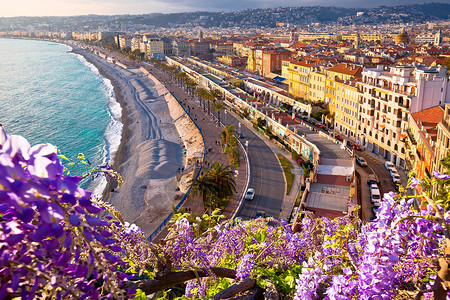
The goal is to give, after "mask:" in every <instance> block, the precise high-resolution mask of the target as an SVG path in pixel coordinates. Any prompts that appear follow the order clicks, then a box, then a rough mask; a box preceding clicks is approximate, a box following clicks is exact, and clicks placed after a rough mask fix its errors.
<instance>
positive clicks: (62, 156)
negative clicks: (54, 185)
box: [58, 154, 72, 161]
mask: <svg viewBox="0 0 450 300" xmlns="http://www.w3.org/2000/svg"><path fill="white" fill-rule="evenodd" d="M58 157H60V158H62V159H65V160H68V161H72V160H71V159H70V158H67V157H66V156H65V155H62V154H60V155H58Z"/></svg>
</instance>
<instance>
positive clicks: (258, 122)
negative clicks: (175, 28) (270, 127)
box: [256, 117, 266, 128]
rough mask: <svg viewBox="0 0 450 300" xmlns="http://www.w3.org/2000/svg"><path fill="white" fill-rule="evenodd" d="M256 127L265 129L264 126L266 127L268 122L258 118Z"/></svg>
mask: <svg viewBox="0 0 450 300" xmlns="http://www.w3.org/2000/svg"><path fill="white" fill-rule="evenodd" d="M256 126H258V127H259V128H264V126H266V120H264V119H261V117H258V118H257V119H256Z"/></svg>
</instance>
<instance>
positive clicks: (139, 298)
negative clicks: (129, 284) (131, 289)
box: [132, 289, 147, 300]
mask: <svg viewBox="0 0 450 300" xmlns="http://www.w3.org/2000/svg"><path fill="white" fill-rule="evenodd" d="M132 299H136V300H147V295H145V293H144V292H143V291H142V290H140V289H137V290H136V295H135V296H134V298H132Z"/></svg>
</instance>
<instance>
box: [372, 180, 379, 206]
mask: <svg viewBox="0 0 450 300" xmlns="http://www.w3.org/2000/svg"><path fill="white" fill-rule="evenodd" d="M370 201H371V202H372V203H380V201H381V195H380V190H379V189H378V185H377V184H371V185H370Z"/></svg>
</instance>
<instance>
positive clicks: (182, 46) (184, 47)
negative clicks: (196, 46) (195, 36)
mask: <svg viewBox="0 0 450 300" xmlns="http://www.w3.org/2000/svg"><path fill="white" fill-rule="evenodd" d="M172 53H173V54H174V55H176V56H190V55H191V44H190V43H189V42H188V41H186V40H183V39H176V40H174V41H172Z"/></svg>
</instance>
